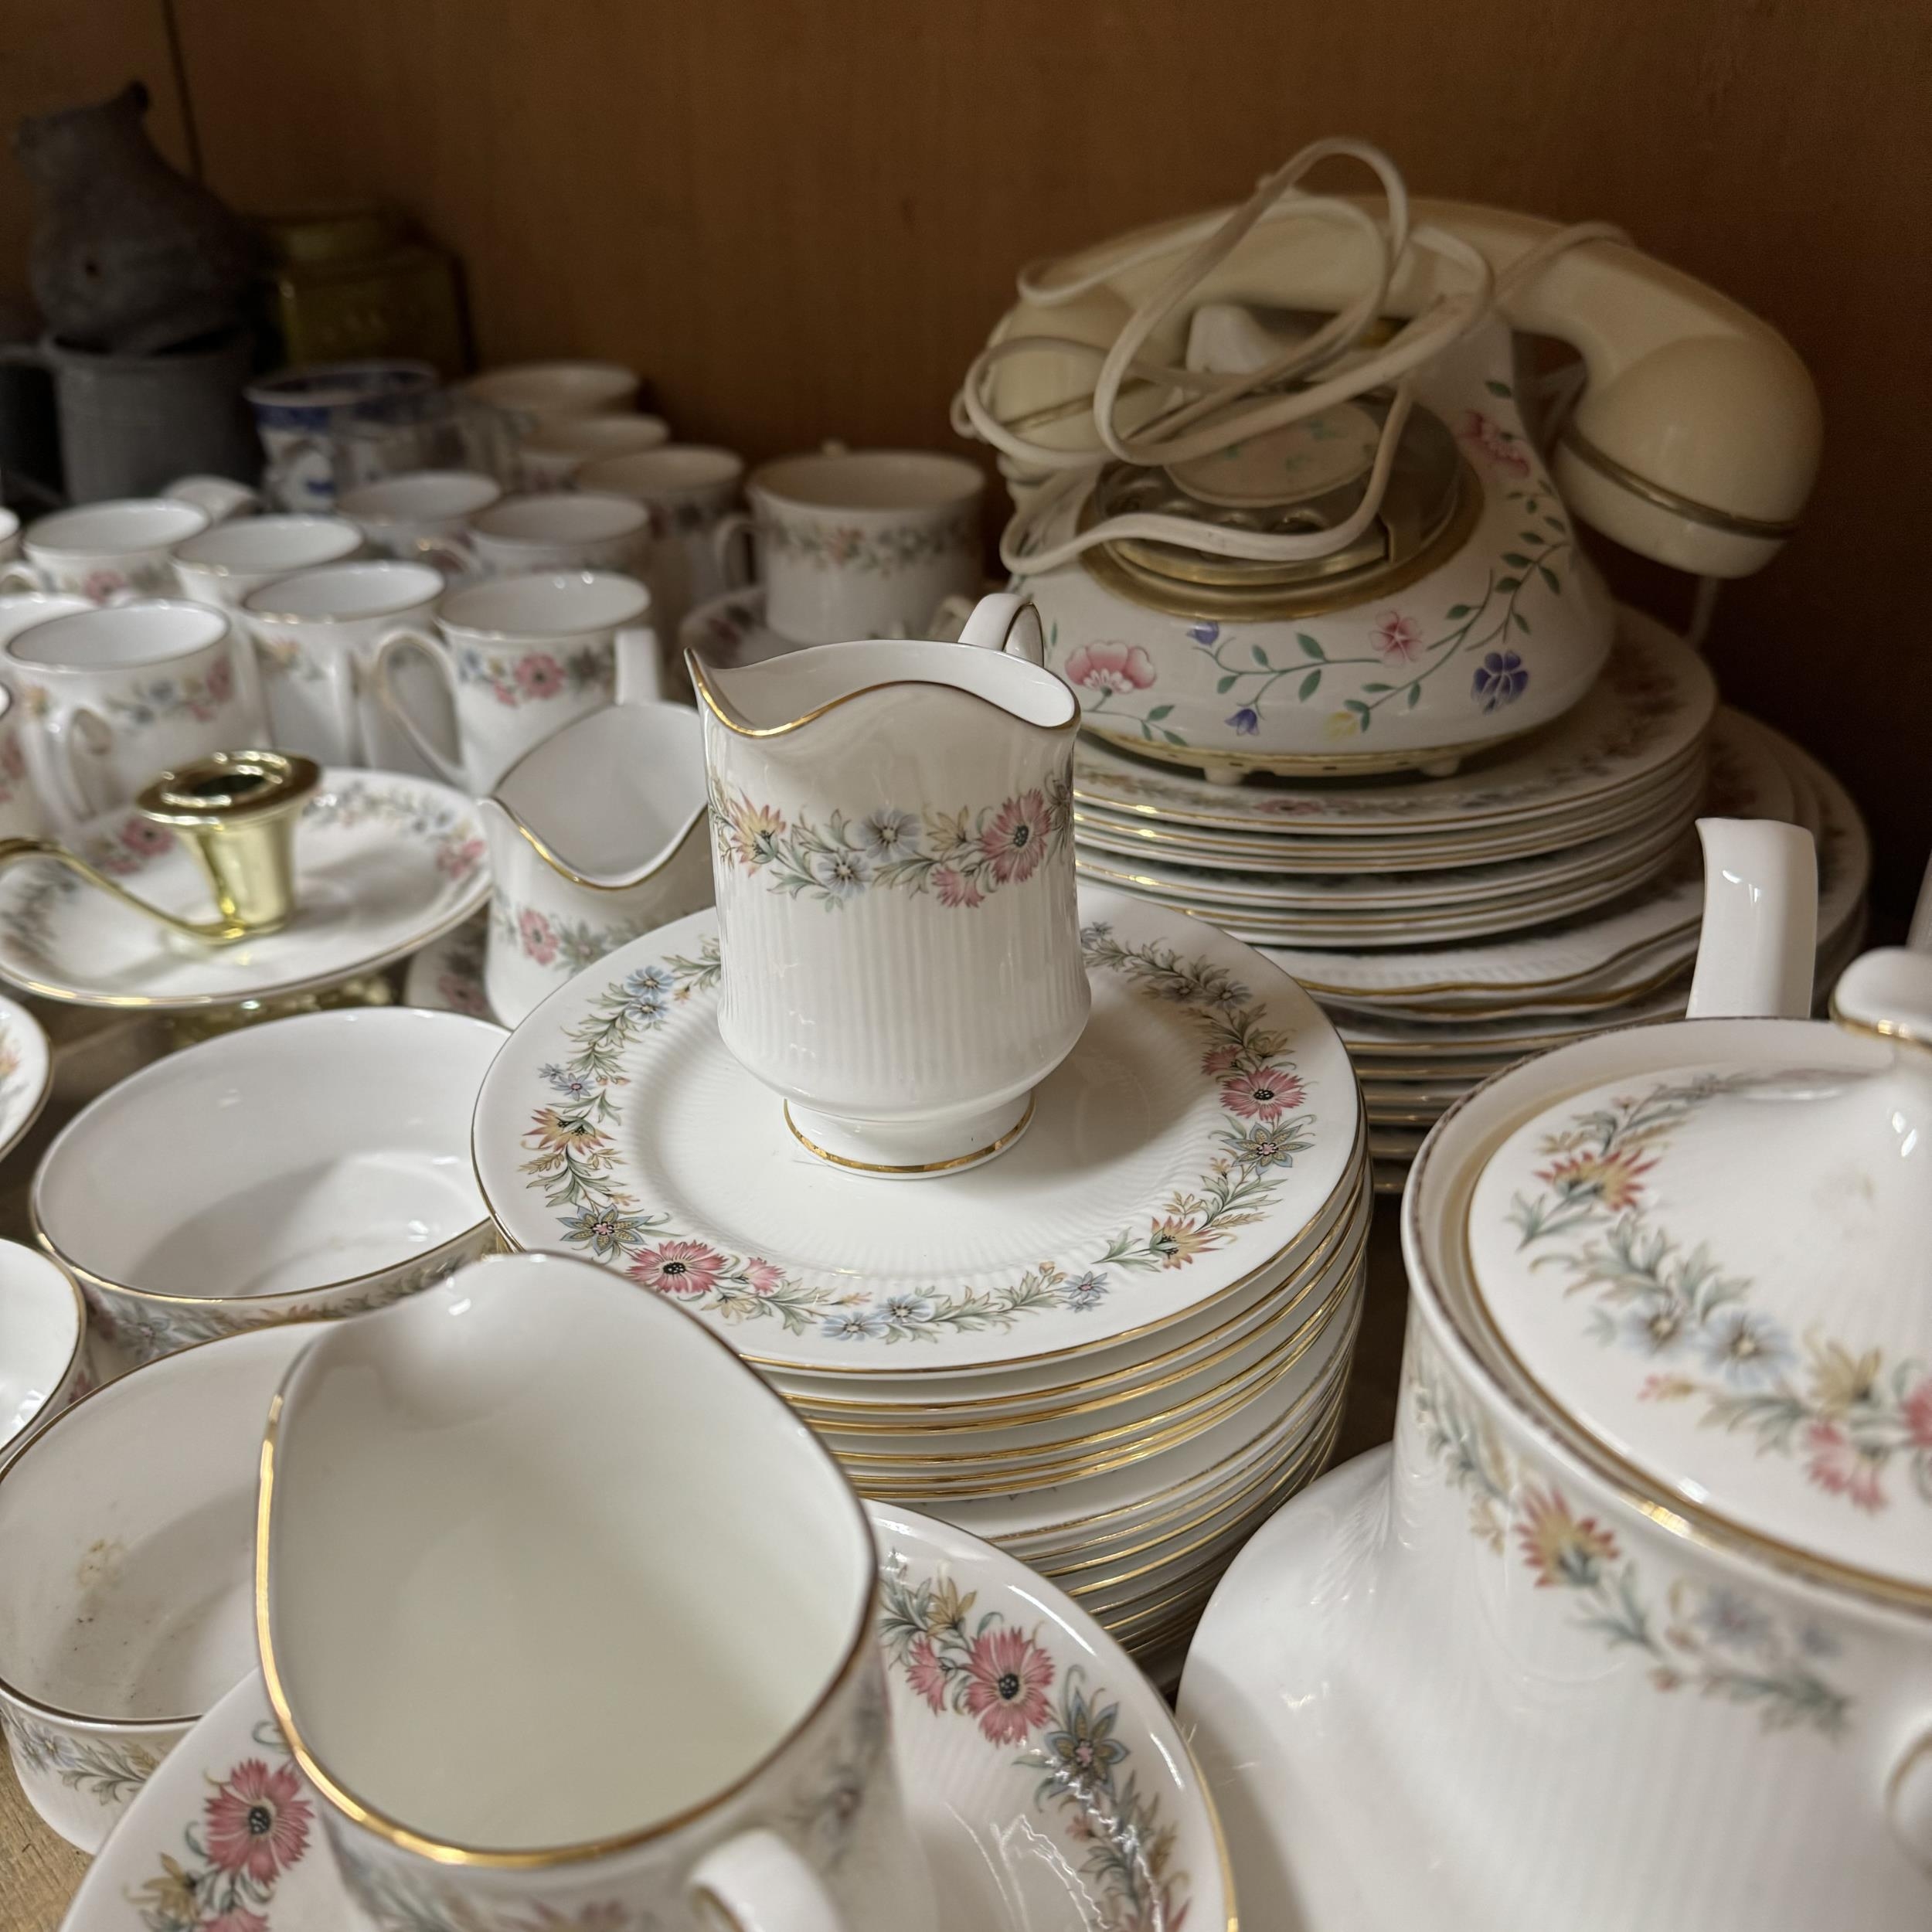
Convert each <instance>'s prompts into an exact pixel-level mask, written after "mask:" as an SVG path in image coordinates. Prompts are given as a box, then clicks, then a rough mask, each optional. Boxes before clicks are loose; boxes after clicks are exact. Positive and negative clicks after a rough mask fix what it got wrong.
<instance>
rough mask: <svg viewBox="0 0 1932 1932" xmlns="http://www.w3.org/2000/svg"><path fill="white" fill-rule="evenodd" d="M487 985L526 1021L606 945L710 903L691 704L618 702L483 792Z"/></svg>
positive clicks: (550, 741)
mask: <svg viewBox="0 0 1932 1932" xmlns="http://www.w3.org/2000/svg"><path fill="white" fill-rule="evenodd" d="M478 813H479V815H480V816H481V818H482V821H483V835H484V837H485V839H486V840H487V841H488V844H489V848H490V876H491V879H492V881H493V882H494V883H493V886H492V893H491V899H490V936H489V944H488V952H487V956H486V960H485V967H484V975H483V978H484V986H485V990H486V991H487V992H488V995H489V998H490V1005H491V1006H492V1009H494V1010H495V1012H496V1014H497V1015H498V1018H499V1019H502V1021H503V1022H505V1024H506V1025H508V1026H515V1025H516V1024H517V1022H519V1021H520V1020H521V1019H523V1017H524V1016H525V1015H526V1014H527V1013H529V1012H530V1010H531V1009H532V1008H533V1007H534V1006H536V1005H537V1004H538V1002H539V1001H541V1000H543V998H546V996H547V995H549V993H551V992H553V991H554V990H555V989H556V988H557V987H559V986H560V985H563V982H564V981H566V979H568V978H570V976H571V975H573V973H579V972H581V971H583V969H584V968H586V967H587V966H591V965H594V964H596V962H597V961H598V960H600V959H601V958H602V957H604V954H607V953H609V952H612V951H615V950H616V948H617V947H620V946H621V945H624V944H627V943H628V941H629V940H633V939H635V938H637V937H638V936H639V935H640V934H644V933H648V932H649V931H651V930H652V929H653V928H654V927H658V926H662V925H665V924H668V923H669V922H670V921H671V920H674V919H682V917H684V916H685V913H693V912H696V911H697V910H699V908H700V907H702V906H708V905H709V904H710V903H711V895H712V884H711V858H710V852H709V845H708V843H707V842H706V838H705V837H704V834H703V830H702V827H703V821H704V816H705V784H704V742H703V739H702V734H701V733H700V731H699V724H698V715H697V713H696V712H695V711H692V709H690V708H689V706H685V705H675V704H617V705H611V706H607V707H606V708H605V709H603V710H601V711H595V712H593V713H590V716H587V717H584V718H580V719H577V722H576V723H574V724H570V725H566V726H564V728H563V730H561V731H560V732H557V733H556V734H555V735H554V736H551V737H549V738H546V739H545V740H544V741H543V743H541V744H539V745H538V746H536V747H535V748H534V749H532V750H529V751H527V752H526V753H524V755H523V756H522V757H521V758H519V760H517V762H516V763H515V764H514V765H512V767H510V769H509V771H508V772H507V773H505V775H504V776H503V777H502V779H501V780H500V781H498V785H497V787H496V790H495V792H494V793H492V794H491V796H489V797H488V798H485V799H482V800H481V801H479V803H478Z"/></svg>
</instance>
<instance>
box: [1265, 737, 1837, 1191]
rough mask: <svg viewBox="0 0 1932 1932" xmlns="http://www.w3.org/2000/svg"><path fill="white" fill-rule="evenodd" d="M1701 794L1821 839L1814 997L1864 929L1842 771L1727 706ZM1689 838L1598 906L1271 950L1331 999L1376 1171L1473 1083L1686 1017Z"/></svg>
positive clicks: (1691, 928)
mask: <svg viewBox="0 0 1932 1932" xmlns="http://www.w3.org/2000/svg"><path fill="white" fill-rule="evenodd" d="M1710 754H1711V755H1710V779H1709V791H1708V795H1707V809H1708V810H1709V811H1712V812H1713V813H1715V814H1716V815H1719V816H1720V817H1725V818H1782V819H1786V820H1788V821H1790V822H1791V823H1793V824H1795V825H1803V826H1804V827H1805V828H1806V829H1807V830H1808V831H1809V832H1811V835H1812V836H1813V838H1815V840H1816V842H1817V846H1818V973H1817V981H1816V985H1817V992H1818V999H1819V1001H1820V1002H1823V1000H1824V999H1825V997H1826V995H1828V993H1829V992H1830V990H1831V988H1832V984H1833V982H1834V981H1835V980H1836V979H1837V978H1838V974H1839V973H1840V972H1841V971H1842V970H1843V968H1844V967H1845V964H1846V963H1847V962H1848V961H1849V960H1850V959H1852V957H1854V956H1855V954H1856V953H1857V952H1858V951H1859V947H1860V946H1861V944H1862V943H1863V939H1864V934H1865V927H1866V888H1867V886H1868V884H1869V880H1870V876H1871V858H1872V855H1871V845H1870V842H1869V838H1867V836H1866V830H1865V827H1864V825H1863V822H1862V821H1861V819H1860V818H1859V813H1858V809H1857V808H1856V806H1855V805H1854V804H1852V800H1851V798H1850V797H1849V795H1848V794H1847V793H1846V792H1845V788H1844V787H1843V786H1842V785H1841V784H1839V783H1838V780H1837V779H1836V778H1835V777H1833V776H1832V774H1831V773H1829V772H1828V771H1827V770H1825V768H1824V767H1822V766H1821V765H1820V764H1818V761H1817V760H1815V758H1813V757H1811V756H1810V755H1809V754H1808V753H1806V752H1804V751H1803V750H1801V749H1800V748H1799V747H1798V746H1796V745H1794V744H1793V743H1791V740H1789V739H1788V738H1786V737H1784V736H1781V734H1780V733H1777V732H1775V731H1773V730H1770V727H1769V726H1765V725H1763V724H1760V723H1757V721H1756V720H1755V719H1751V718H1748V717H1746V716H1743V714H1742V713H1738V712H1735V711H1731V710H1728V709H1726V710H1723V711H1720V712H1719V714H1718V717H1717V720H1716V724H1715V726H1713V733H1712V738H1711V746H1710ZM1703 889H1704V888H1703V869H1702V862H1701V860H1700V859H1699V855H1698V853H1697V852H1696V848H1695V845H1694V844H1692V845H1690V846H1689V847H1687V849H1685V850H1684V851H1682V852H1681V853H1680V854H1679V857H1678V859H1677V862H1676V863H1675V864H1674V865H1673V866H1672V869H1670V871H1668V872H1666V873H1665V875H1664V876H1662V878H1660V879H1658V880H1656V881H1655V882H1654V883H1652V884H1651V885H1650V886H1647V887H1645V889H1642V890H1641V891H1639V892H1637V893H1631V894H1630V895H1628V896H1626V897H1624V898H1623V899H1621V900H1617V902H1616V903H1614V904H1613V905H1611V906H1605V907H1604V908H1602V909H1601V910H1599V911H1597V913H1592V914H1589V915H1587V916H1585V917H1580V918H1572V919H1568V920H1559V921H1556V922H1554V923H1551V924H1549V925H1547V926H1542V927H1537V928H1536V929H1535V930H1529V931H1524V932H1520V933H1515V934H1509V935H1508V936H1507V937H1502V938H1500V939H1495V940H1489V941H1487V942H1485V943H1484V944H1479V945H1465V946H1460V947H1430V948H1419V949H1416V950H1413V951H1405V952H1400V953H1393V952H1369V951H1362V952H1356V953H1347V952H1336V951H1318V950H1316V949H1315V948H1313V947H1298V948H1295V949H1293V950H1290V949H1287V948H1284V947H1276V948H1270V949H1269V957H1270V958H1272V959H1273V960H1274V961H1275V962H1276V964H1278V965H1281V966H1284V967H1285V968H1287V970H1288V971H1290V972H1291V973H1293V974H1294V975H1295V977H1296V978H1298V979H1299V980H1300V981H1301V982H1302V984H1303V985H1304V986H1306V987H1307V988H1308V990H1309V991H1310V992H1311V993H1313V994H1314V995H1315V997H1316V998H1318V1000H1319V1001H1321V1003H1322V1005H1323V1006H1324V1007H1325V1009H1327V1011H1328V1014H1329V1016H1330V1017H1331V1018H1332V1019H1333V1020H1334V1021H1335V1025H1336V1026H1337V1028H1338V1030H1339V1031H1340V1032H1341V1034H1342V1039H1344V1041H1345V1043H1347V1045H1348V1048H1349V1056H1350V1057H1351V1058H1352V1060H1354V1061H1355V1066H1356V1069H1357V1070H1358V1072H1359V1073H1360V1075H1361V1077H1362V1093H1363V1098H1364V1104H1365V1105H1366V1109H1367V1112H1368V1118H1369V1145H1370V1148H1371V1151H1372V1155H1373V1156H1374V1162H1375V1175H1376V1186H1377V1188H1378V1189H1381V1190H1382V1191H1383V1192H1398V1191H1400V1188H1401V1185H1402V1183H1403V1179H1404V1178H1405V1176H1406V1174H1407V1172H1408V1167H1409V1163H1410V1161H1411V1160H1412V1159H1413V1158H1414V1155H1415V1153H1416V1150H1417V1148H1419V1147H1420V1145H1421V1144H1422V1139H1423V1135H1424V1134H1426V1133H1427V1131H1428V1129H1429V1128H1430V1126H1432V1125H1433V1124H1434V1122H1435V1121H1436V1120H1437V1117H1439V1116H1440V1115H1441V1114H1443V1113H1444V1111H1447V1108H1448V1107H1451V1105H1452V1104H1454V1102H1455V1101H1457V1100H1460V1099H1461V1097H1462V1096H1463V1095H1464V1094H1466V1093H1467V1092H1468V1090H1470V1089H1471V1087H1474V1086H1475V1085H1476V1084H1477V1083H1478V1082H1479V1081H1481V1080H1486V1079H1487V1078H1488V1077H1489V1076H1490V1075H1491V1074H1492V1073H1497V1072H1498V1071H1500V1070H1501V1069H1502V1068H1503V1067H1505V1066H1508V1065H1509V1063H1511V1062H1512V1060H1520V1059H1521V1058H1522V1056H1524V1055H1525V1054H1527V1053H1540V1052H1543V1050H1545V1049H1547V1048H1549V1047H1553V1046H1561V1045H1563V1043H1565V1042H1566V1041H1569V1040H1572V1039H1579V1038H1580V1037H1581V1036H1583V1035H1584V1034H1586V1033H1591V1032H1597V1031H1600V1029H1603V1028H1604V1027H1608V1026H1636V1025H1640V1024H1642V1023H1644V1022H1649V1021H1655V1020H1664V1019H1682V1017H1683V1014H1684V1009H1685V1001H1686V1000H1687V998H1689V991H1690V973H1691V966H1692V958H1693V956H1694V954H1695V953H1696V946H1697V932H1698V920H1699V909H1700V907H1701V906H1702V899H1703Z"/></svg>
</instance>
